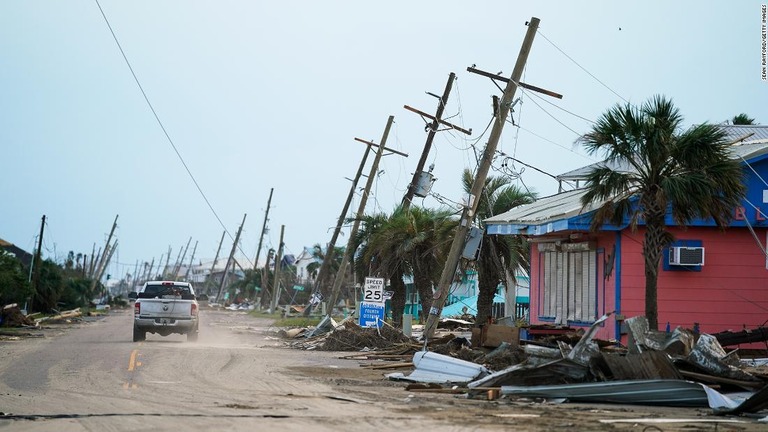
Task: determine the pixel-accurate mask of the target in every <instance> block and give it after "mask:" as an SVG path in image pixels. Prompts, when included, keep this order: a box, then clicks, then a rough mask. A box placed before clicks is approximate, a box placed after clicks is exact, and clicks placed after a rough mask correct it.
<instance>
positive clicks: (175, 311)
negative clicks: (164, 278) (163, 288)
mask: <svg viewBox="0 0 768 432" xmlns="http://www.w3.org/2000/svg"><path fill="white" fill-rule="evenodd" d="M138 302H139V303H140V305H141V306H140V310H139V316H140V317H142V318H145V317H146V318H154V317H162V318H177V319H179V318H187V319H189V318H190V317H192V303H193V302H192V301H191V300H180V299H164V298H163V299H140V300H138Z"/></svg>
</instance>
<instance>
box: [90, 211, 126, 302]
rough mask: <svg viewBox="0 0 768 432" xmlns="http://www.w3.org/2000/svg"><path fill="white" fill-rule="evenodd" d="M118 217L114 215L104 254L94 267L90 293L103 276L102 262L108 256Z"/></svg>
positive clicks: (103, 265)
mask: <svg viewBox="0 0 768 432" xmlns="http://www.w3.org/2000/svg"><path fill="white" fill-rule="evenodd" d="M119 216H120V215H115V222H114V223H112V229H111V230H110V231H109V236H108V237H107V243H106V244H105V245H104V253H102V254H101V259H100V260H99V265H98V266H97V267H96V274H95V276H96V277H94V278H93V280H92V281H91V292H93V290H94V289H95V288H96V284H97V283H98V282H100V281H101V276H102V274H104V267H105V264H104V262H105V261H106V259H107V255H108V254H109V250H110V246H109V243H110V242H111V241H112V235H113V234H114V233H115V228H117V218H118V217H119Z"/></svg>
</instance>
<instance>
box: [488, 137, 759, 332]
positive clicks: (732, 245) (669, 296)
mask: <svg viewBox="0 0 768 432" xmlns="http://www.w3.org/2000/svg"><path fill="white" fill-rule="evenodd" d="M724 128H725V129H726V131H727V133H728V136H729V138H731V139H732V140H733V141H734V142H736V143H735V144H734V145H733V147H732V149H733V157H734V158H735V159H738V160H740V161H741V162H742V165H743V167H744V173H745V181H746V184H747V188H748V192H747V197H746V199H745V200H744V202H743V204H742V206H741V207H739V208H736V209H734V220H733V221H732V223H731V225H730V227H729V228H728V229H726V230H725V231H722V230H720V229H718V228H717V227H716V226H715V224H714V222H713V221H710V220H695V221H693V222H691V223H690V224H689V225H688V226H686V227H678V226H675V223H674V222H673V221H672V220H671V218H668V219H667V226H668V229H669V230H670V231H671V232H672V233H673V234H674V236H675V238H676V241H675V243H673V244H672V245H671V247H670V248H668V249H666V250H665V251H664V255H663V257H662V263H661V264H660V269H659V279H658V312H659V326H660V327H661V328H660V329H661V330H663V329H664V327H665V326H666V325H667V323H669V326H670V328H671V329H674V328H676V327H678V326H681V327H685V328H693V329H698V330H699V331H700V332H702V333H717V332H721V331H725V330H732V331H741V330H743V329H754V328H756V327H764V326H766V324H768V258H767V257H766V252H765V249H766V246H765V245H766V244H767V243H768V127H765V126H725V127H724ZM590 169H591V167H585V168H582V169H579V170H575V171H572V172H570V173H566V174H563V175H562V176H560V177H559V178H560V180H561V181H569V182H573V183H575V184H576V185H577V186H578V185H579V182H580V181H583V180H584V179H585V174H586V173H587V172H588V171H589V170H590ZM583 193H584V190H583V189H576V190H573V191H568V192H562V193H559V194H557V195H553V196H550V197H546V198H542V199H539V200H538V201H536V202H535V203H532V204H529V205H525V206H521V207H517V208H514V209H512V210H510V211H509V212H506V213H504V214H501V215H498V216H495V217H493V218H490V219H488V220H486V221H485V223H486V227H487V231H488V233H489V234H499V235H523V236H525V237H527V238H528V239H529V240H530V241H531V243H532V247H531V289H530V321H531V324H544V323H549V324H562V325H568V326H571V327H582V326H583V327H587V326H589V325H591V324H592V323H593V322H594V321H595V320H596V319H597V318H599V317H600V316H602V315H603V314H605V313H608V312H614V314H613V315H611V317H610V318H609V320H607V321H606V322H605V323H604V324H603V327H602V328H601V330H600V332H599V334H598V337H600V338H603V339H617V340H618V339H622V338H625V336H626V332H625V330H624V328H623V326H622V322H623V320H624V319H626V318H630V317H633V316H638V315H644V314H645V274H644V262H643V254H642V243H643V229H644V228H643V227H642V226H640V227H639V228H638V230H637V231H635V232H632V231H631V230H630V229H629V228H628V227H627V226H628V224H627V223H624V224H622V225H621V226H611V225H605V226H604V227H603V228H602V230H601V231H600V232H590V231H589V226H590V222H591V216H592V211H593V210H594V208H595V207H588V208H584V207H583V206H582V205H581V196H582V195H583Z"/></svg>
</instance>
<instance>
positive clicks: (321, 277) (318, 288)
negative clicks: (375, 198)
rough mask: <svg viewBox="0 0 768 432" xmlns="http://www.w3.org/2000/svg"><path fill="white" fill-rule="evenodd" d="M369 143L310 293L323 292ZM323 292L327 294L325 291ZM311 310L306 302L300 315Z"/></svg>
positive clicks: (369, 150) (366, 157)
mask: <svg viewBox="0 0 768 432" xmlns="http://www.w3.org/2000/svg"><path fill="white" fill-rule="evenodd" d="M371 147H372V146H371V145H366V146H365V153H363V159H362V160H361V161H360V166H359V167H358V168H357V174H355V179H354V180H352V186H351V187H350V188H349V194H348V195H347V201H346V202H345V203H344V208H342V209H341V214H340V215H339V220H338V221H336V226H335V227H334V228H333V235H331V241H330V242H328V246H327V247H326V250H325V256H324V257H323V262H322V263H321V264H320V270H318V272H317V279H315V288H314V290H313V291H312V294H315V293H317V292H321V293H322V292H324V290H323V288H325V279H327V278H328V276H327V274H328V269H330V268H331V262H332V261H333V258H334V257H333V256H334V255H335V254H336V240H337V239H338V238H339V232H340V231H341V227H342V225H344V219H346V217H347V212H348V211H349V205H350V204H351V203H352V198H353V197H354V196H355V190H356V189H357V182H358V181H359V180H360V176H361V175H362V174H363V167H365V161H366V160H368V154H369V153H370V152H371ZM325 294H328V293H327V292H326V293H325ZM311 312H312V304H311V303H310V304H308V305H307V307H306V308H305V309H304V312H303V313H302V315H304V316H309V314H310V313H311Z"/></svg>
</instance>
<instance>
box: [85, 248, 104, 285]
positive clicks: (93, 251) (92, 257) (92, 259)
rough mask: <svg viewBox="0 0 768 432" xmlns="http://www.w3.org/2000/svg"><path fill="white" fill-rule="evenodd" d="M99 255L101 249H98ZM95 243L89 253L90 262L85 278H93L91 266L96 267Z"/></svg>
mask: <svg viewBox="0 0 768 432" xmlns="http://www.w3.org/2000/svg"><path fill="white" fill-rule="evenodd" d="M99 253H101V249H99ZM96 259H98V258H96V243H93V250H92V251H91V261H90V262H89V263H88V273H87V277H89V278H92V277H93V266H95V265H96Z"/></svg>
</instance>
